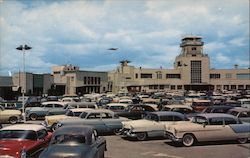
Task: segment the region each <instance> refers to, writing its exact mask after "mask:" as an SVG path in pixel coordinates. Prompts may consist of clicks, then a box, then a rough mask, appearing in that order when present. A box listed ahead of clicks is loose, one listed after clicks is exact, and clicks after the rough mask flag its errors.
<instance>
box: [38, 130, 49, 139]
mask: <svg viewBox="0 0 250 158" xmlns="http://www.w3.org/2000/svg"><path fill="white" fill-rule="evenodd" d="M47 135H48V133H47V131H46V130H45V129H42V130H39V131H37V138H38V139H42V138H44V137H45V136H47Z"/></svg>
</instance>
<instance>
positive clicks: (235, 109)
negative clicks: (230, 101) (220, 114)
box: [230, 107, 250, 112]
mask: <svg viewBox="0 0 250 158" xmlns="http://www.w3.org/2000/svg"><path fill="white" fill-rule="evenodd" d="M230 111H237V112H243V111H247V112H250V109H249V108H243V107H235V108H233V109H230Z"/></svg>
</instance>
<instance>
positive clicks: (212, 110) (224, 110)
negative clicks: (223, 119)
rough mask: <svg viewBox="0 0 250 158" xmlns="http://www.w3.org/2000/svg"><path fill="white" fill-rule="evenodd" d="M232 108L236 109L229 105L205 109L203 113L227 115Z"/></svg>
mask: <svg viewBox="0 0 250 158" xmlns="http://www.w3.org/2000/svg"><path fill="white" fill-rule="evenodd" d="M232 108H234V107H232V106H227V105H214V106H209V107H207V108H205V109H204V110H203V111H202V113H227V112H228V111H229V110H230V109H232Z"/></svg>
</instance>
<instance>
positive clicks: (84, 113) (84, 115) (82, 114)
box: [79, 112, 88, 118]
mask: <svg viewBox="0 0 250 158" xmlns="http://www.w3.org/2000/svg"><path fill="white" fill-rule="evenodd" d="M87 114H88V113H86V112H82V113H81V115H80V116H79V117H80V118H86V116H87Z"/></svg>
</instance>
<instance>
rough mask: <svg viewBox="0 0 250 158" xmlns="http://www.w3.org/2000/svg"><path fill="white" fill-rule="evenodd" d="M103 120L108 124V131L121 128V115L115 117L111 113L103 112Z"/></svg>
mask: <svg viewBox="0 0 250 158" xmlns="http://www.w3.org/2000/svg"><path fill="white" fill-rule="evenodd" d="M102 121H103V123H104V124H105V126H106V132H112V131H114V130H115V129H121V128H122V123H121V119H120V118H119V117H113V116H112V114H111V113H108V112H104V113H102Z"/></svg>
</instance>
